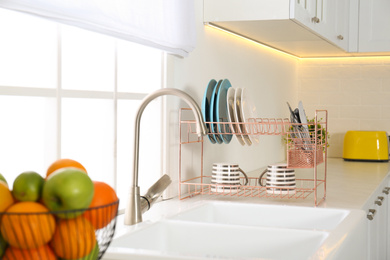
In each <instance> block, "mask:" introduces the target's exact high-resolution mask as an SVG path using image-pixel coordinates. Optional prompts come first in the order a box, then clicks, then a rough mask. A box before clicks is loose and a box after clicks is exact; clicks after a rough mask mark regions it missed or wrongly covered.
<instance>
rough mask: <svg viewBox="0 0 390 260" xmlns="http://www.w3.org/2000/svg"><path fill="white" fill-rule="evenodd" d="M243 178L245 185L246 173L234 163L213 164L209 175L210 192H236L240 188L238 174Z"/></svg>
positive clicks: (246, 181)
mask: <svg viewBox="0 0 390 260" xmlns="http://www.w3.org/2000/svg"><path fill="white" fill-rule="evenodd" d="M241 173H242V174H243V175H244V177H245V184H244V185H247V184H248V182H249V180H248V176H247V175H246V173H245V172H244V171H243V170H242V169H241V168H240V167H239V165H238V164H234V163H214V164H213V168H212V175H211V184H212V185H211V191H213V192H228V193H230V192H232V191H238V190H239V189H240V186H241V182H240V179H241V178H240V174H241Z"/></svg>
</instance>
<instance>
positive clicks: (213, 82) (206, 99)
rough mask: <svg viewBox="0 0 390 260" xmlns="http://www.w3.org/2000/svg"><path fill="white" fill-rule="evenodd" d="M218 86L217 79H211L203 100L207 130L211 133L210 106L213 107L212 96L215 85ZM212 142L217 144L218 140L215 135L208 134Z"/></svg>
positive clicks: (203, 113) (203, 112)
mask: <svg viewBox="0 0 390 260" xmlns="http://www.w3.org/2000/svg"><path fill="white" fill-rule="evenodd" d="M216 86H217V81H216V80H215V79H212V80H210V82H209V84H208V85H207V87H206V90H205V92H204V95H203V100H202V115H203V120H204V121H205V122H206V127H207V131H208V132H209V133H211V132H212V131H211V126H210V124H209V123H208V122H210V107H211V96H212V94H213V91H214V89H215V87H216ZM208 137H209V139H210V142H212V143H213V144H215V143H216V142H217V141H216V140H215V138H214V136H213V135H208Z"/></svg>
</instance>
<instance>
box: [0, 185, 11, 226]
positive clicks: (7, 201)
mask: <svg viewBox="0 0 390 260" xmlns="http://www.w3.org/2000/svg"><path fill="white" fill-rule="evenodd" d="M0 198H1V199H0V212H4V211H6V209H7V208H8V207H9V206H11V205H12V204H14V198H13V197H12V193H11V191H10V190H9V189H8V187H7V186H5V185H2V184H0ZM0 222H1V219H0Z"/></svg>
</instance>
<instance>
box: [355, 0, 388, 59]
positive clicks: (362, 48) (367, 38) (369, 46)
mask: <svg viewBox="0 0 390 260" xmlns="http://www.w3.org/2000/svg"><path fill="white" fill-rule="evenodd" d="M358 51H359V52H388V51H390V0H360V10H359V47H358Z"/></svg>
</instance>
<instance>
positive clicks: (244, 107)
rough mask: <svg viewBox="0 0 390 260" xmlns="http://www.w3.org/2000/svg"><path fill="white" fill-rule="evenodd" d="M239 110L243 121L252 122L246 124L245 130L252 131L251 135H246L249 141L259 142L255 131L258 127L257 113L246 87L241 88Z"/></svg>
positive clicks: (257, 130)
mask: <svg viewBox="0 0 390 260" xmlns="http://www.w3.org/2000/svg"><path fill="white" fill-rule="evenodd" d="M241 112H242V118H241V119H242V121H243V122H245V123H253V124H246V125H245V126H246V132H247V133H252V134H251V135H248V137H249V139H251V142H252V143H253V144H258V143H259V135H257V134H256V133H258V132H259V129H258V128H257V125H256V118H258V115H257V109H256V106H255V104H254V103H253V100H252V99H251V97H250V95H249V91H248V90H247V89H246V88H243V89H242V92H241Z"/></svg>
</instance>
